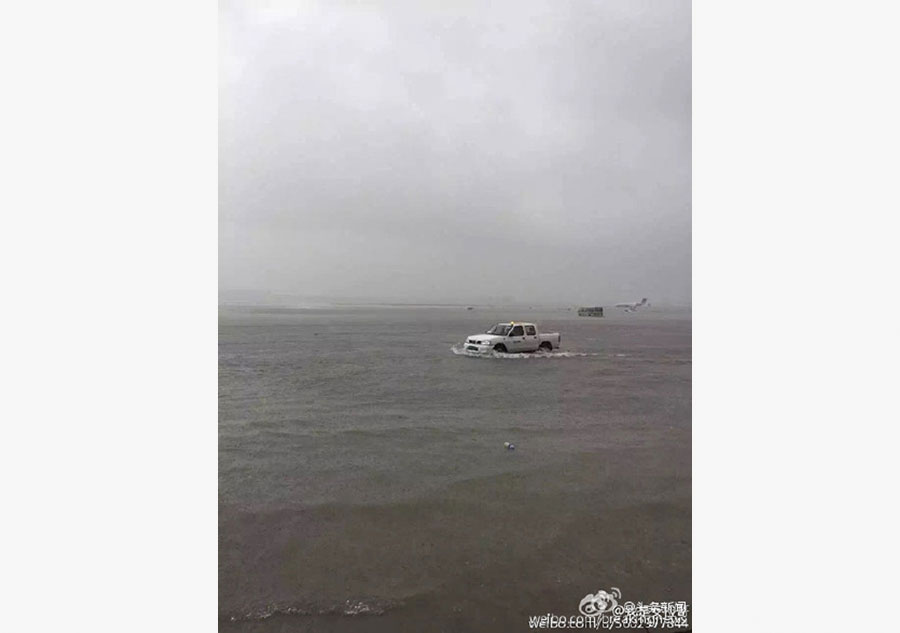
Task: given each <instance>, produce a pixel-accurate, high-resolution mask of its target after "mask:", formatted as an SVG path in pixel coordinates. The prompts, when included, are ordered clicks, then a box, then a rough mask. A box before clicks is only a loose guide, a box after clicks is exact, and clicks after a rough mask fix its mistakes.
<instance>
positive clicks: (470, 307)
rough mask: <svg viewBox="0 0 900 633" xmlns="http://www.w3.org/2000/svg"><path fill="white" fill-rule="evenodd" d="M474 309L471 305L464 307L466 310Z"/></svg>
mask: <svg viewBox="0 0 900 633" xmlns="http://www.w3.org/2000/svg"><path fill="white" fill-rule="evenodd" d="M474 309H475V308H473V307H472V306H469V307H468V308H466V310H474Z"/></svg>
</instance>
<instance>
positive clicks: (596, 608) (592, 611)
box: [578, 587, 622, 615]
mask: <svg viewBox="0 0 900 633" xmlns="http://www.w3.org/2000/svg"><path fill="white" fill-rule="evenodd" d="M621 599H622V592H621V591H619V589H618V587H613V588H612V589H610V590H609V591H603V590H602V589H601V590H600V591H598V592H597V593H589V594H588V595H586V596H585V597H584V598H582V599H581V602H580V603H579V604H578V611H579V612H581V615H603V614H604V613H609V612H610V611H612V610H613V609H615V608H616V607H617V606H618V605H619V603H618V600H621Z"/></svg>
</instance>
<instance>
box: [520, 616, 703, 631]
mask: <svg viewBox="0 0 900 633" xmlns="http://www.w3.org/2000/svg"><path fill="white" fill-rule="evenodd" d="M687 626H688V622H687V618H686V617H677V616H674V617H672V616H670V617H664V616H655V617H650V618H648V617H646V616H638V617H629V616H627V615H600V616H596V615H592V616H587V615H556V614H555V613H547V614H544V615H532V616H529V617H528V628H530V629H582V630H584V629H588V630H591V629H592V630H612V629H631V628H654V629H675V628H682V627H687Z"/></svg>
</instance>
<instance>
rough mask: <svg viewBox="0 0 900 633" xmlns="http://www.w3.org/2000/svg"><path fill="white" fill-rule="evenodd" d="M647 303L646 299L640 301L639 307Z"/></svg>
mask: <svg viewBox="0 0 900 633" xmlns="http://www.w3.org/2000/svg"><path fill="white" fill-rule="evenodd" d="M646 303H647V297H644V298H643V299H641V305H645V304H646Z"/></svg>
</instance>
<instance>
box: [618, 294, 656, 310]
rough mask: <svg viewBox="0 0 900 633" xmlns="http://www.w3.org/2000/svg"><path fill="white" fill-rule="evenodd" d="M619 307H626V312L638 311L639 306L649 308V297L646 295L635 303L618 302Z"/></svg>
mask: <svg viewBox="0 0 900 633" xmlns="http://www.w3.org/2000/svg"><path fill="white" fill-rule="evenodd" d="M616 307H617V308H625V312H637V309H638V308H644V307H646V308H649V307H650V304H649V303H647V297H644V298H643V299H641V300H640V302H635V303H617V304H616Z"/></svg>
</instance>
